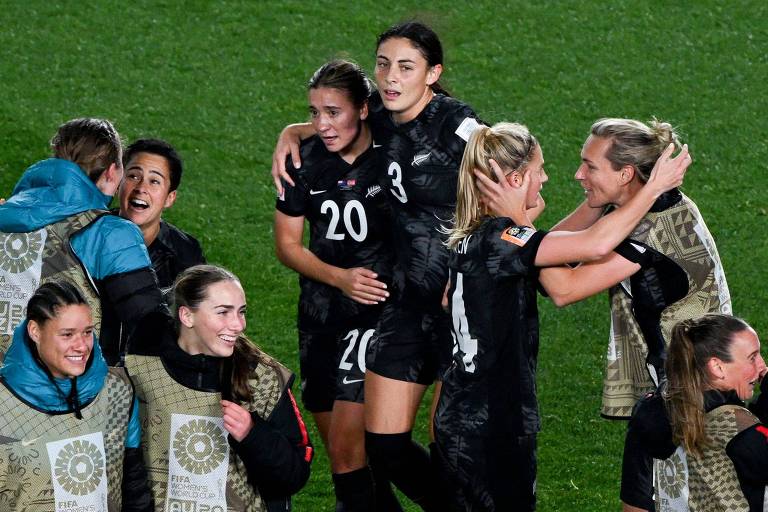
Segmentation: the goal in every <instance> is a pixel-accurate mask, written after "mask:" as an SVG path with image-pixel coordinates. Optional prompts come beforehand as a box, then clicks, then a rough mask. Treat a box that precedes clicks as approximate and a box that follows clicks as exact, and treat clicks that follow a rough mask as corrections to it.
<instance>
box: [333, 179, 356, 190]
mask: <svg viewBox="0 0 768 512" xmlns="http://www.w3.org/2000/svg"><path fill="white" fill-rule="evenodd" d="M355 183H357V180H339V181H338V182H337V184H338V185H339V189H341V190H349V189H351V188H352V187H354V186H355Z"/></svg>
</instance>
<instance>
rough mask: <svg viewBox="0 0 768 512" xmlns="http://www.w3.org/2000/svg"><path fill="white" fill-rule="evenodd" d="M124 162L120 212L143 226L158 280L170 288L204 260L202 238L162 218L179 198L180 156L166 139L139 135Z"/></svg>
mask: <svg viewBox="0 0 768 512" xmlns="http://www.w3.org/2000/svg"><path fill="white" fill-rule="evenodd" d="M123 166H124V169H125V176H124V177H123V182H122V183H121V185H120V191H119V200H120V210H119V214H120V216H121V217H123V218H124V219H128V220H130V221H131V222H133V223H134V224H136V225H137V226H139V229H141V234H142V236H143V237H144V244H145V245H146V246H147V252H149V258H150V260H151V261H152V268H153V269H154V270H155V275H157V281H158V284H159V285H160V288H161V289H163V290H167V289H168V288H170V287H171V286H172V285H173V281H174V279H176V276H177V275H179V273H181V271H182V270H185V269H187V268H189V267H192V266H195V265H199V264H201V263H205V256H203V250H202V249H201V248H200V242H198V241H197V240H196V239H195V238H194V237H193V236H192V235H190V234H188V233H185V232H184V231H182V230H180V229H179V228H177V227H176V226H174V225H173V224H171V223H169V222H166V221H165V220H163V218H162V214H163V211H164V210H165V209H166V208H170V207H171V206H173V203H174V202H175V201H176V194H177V189H178V187H179V184H180V183H181V175H182V171H183V170H184V169H183V166H182V161H181V157H180V156H179V154H178V153H177V152H176V150H175V149H174V147H173V146H171V145H170V144H169V143H168V142H166V141H164V140H160V139H139V140H137V141H136V142H134V143H133V144H131V145H130V146H128V148H126V150H125V153H124V155H123Z"/></svg>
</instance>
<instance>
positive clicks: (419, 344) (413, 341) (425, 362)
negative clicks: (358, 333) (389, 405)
mask: <svg viewBox="0 0 768 512" xmlns="http://www.w3.org/2000/svg"><path fill="white" fill-rule="evenodd" d="M452 351H453V338H452V337H451V324H450V317H449V316H448V313H446V312H445V311H443V310H442V309H439V308H435V309H433V310H430V311H424V309H423V308H420V307H418V306H417V305H414V304H409V303H407V302H404V301H394V302H390V303H385V305H384V311H382V313H381V318H380V319H379V336H378V338H377V339H376V340H375V341H372V343H371V344H370V345H369V347H368V360H367V365H368V369H369V370H371V371H372V372H374V373H377V374H379V375H381V376H383V377H388V378H390V379H396V380H401V381H405V382H416V383H418V384H425V385H429V384H431V383H432V382H434V381H435V379H438V380H442V375H443V374H444V373H445V371H446V370H447V369H448V368H449V367H450V365H451V357H452Z"/></svg>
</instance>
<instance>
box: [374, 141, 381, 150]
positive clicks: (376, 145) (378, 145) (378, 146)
mask: <svg viewBox="0 0 768 512" xmlns="http://www.w3.org/2000/svg"><path fill="white" fill-rule="evenodd" d="M380 147H381V144H376V143H375V142H374V143H373V149H376V148H380Z"/></svg>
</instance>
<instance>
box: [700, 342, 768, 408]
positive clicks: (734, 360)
mask: <svg viewBox="0 0 768 512" xmlns="http://www.w3.org/2000/svg"><path fill="white" fill-rule="evenodd" d="M716 364H719V365H720V366H721V373H720V375H719V378H715V379H714V384H713V386H714V387H715V388H717V389H719V390H721V391H730V390H734V389H735V390H736V393H737V394H738V395H739V398H740V399H742V400H747V399H749V398H751V397H752V394H753V393H754V389H755V383H757V382H758V381H759V380H760V378H761V377H763V375H764V374H765V372H766V367H765V361H763V357H762V356H761V355H760V340H759V339H758V337H757V333H755V331H754V330H752V329H751V328H748V329H744V330H743V331H739V332H737V333H734V334H733V336H732V337H731V362H730V363H726V362H723V361H719V360H718V362H717V363H716Z"/></svg>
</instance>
